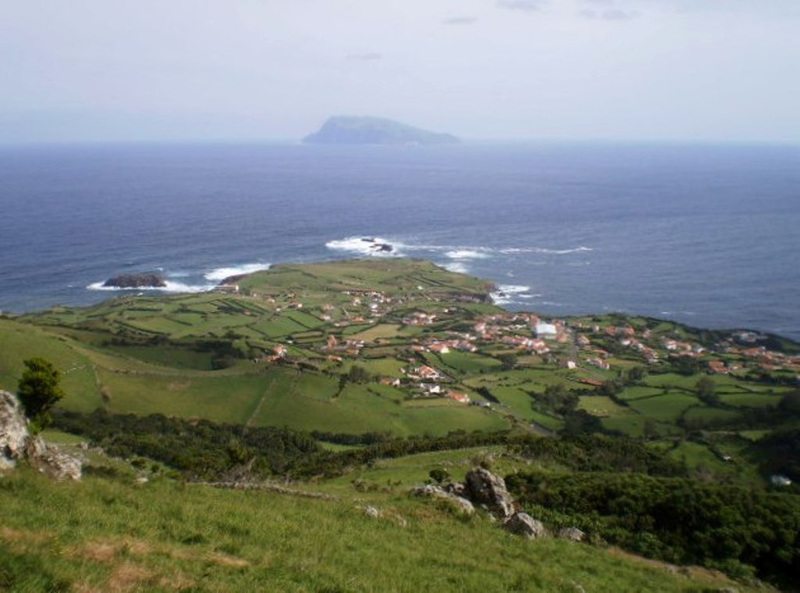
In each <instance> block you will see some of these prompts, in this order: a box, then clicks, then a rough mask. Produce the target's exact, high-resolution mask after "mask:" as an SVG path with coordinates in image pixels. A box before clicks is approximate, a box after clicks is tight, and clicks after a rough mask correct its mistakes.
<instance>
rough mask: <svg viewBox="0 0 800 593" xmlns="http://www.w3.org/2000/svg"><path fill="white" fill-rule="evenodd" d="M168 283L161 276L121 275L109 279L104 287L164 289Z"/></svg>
mask: <svg viewBox="0 0 800 593" xmlns="http://www.w3.org/2000/svg"><path fill="white" fill-rule="evenodd" d="M166 285H167V281H166V279H165V278H164V276H162V275H161V274H121V275H119V276H114V277H113V278H109V279H108V280H106V281H105V282H104V283H103V286H107V287H111V288H164V287H166Z"/></svg>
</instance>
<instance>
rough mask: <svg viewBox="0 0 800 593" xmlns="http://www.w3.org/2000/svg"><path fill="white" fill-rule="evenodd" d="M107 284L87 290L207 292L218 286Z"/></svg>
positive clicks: (170, 283)
mask: <svg viewBox="0 0 800 593" xmlns="http://www.w3.org/2000/svg"><path fill="white" fill-rule="evenodd" d="M104 284H105V282H93V283H92V284H90V285H89V286H87V287H86V288H87V289H88V290H103V291H107V292H118V291H121V290H126V291H134V292H150V291H158V292H176V293H179V292H207V291H209V290H212V289H214V288H215V287H216V286H217V285H216V284H184V283H183V282H174V281H171V280H165V281H164V284H166V286H127V287H120V286H104Z"/></svg>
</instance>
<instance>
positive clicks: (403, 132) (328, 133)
mask: <svg viewBox="0 0 800 593" xmlns="http://www.w3.org/2000/svg"><path fill="white" fill-rule="evenodd" d="M303 142H304V143H305V144H383V145H386V144H455V143H458V142H459V140H458V138H456V137H455V136H452V135H450V134H441V133H437V132H431V131H429V130H423V129H421V128H415V127H413V126H409V125H407V124H403V123H400V122H396V121H392V120H390V119H385V118H379V117H354V116H337V117H331V118H329V119H328V120H327V121H326V122H325V123H324V124H323V125H322V127H321V128H320V129H319V130H318V131H316V132H315V133H313V134H310V135H309V136H306V137H305V138H304V139H303Z"/></svg>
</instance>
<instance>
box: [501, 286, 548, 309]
mask: <svg viewBox="0 0 800 593" xmlns="http://www.w3.org/2000/svg"><path fill="white" fill-rule="evenodd" d="M530 289H531V287H530V286H522V285H519V284H500V285H498V286H497V290H495V291H494V292H492V293H490V295H489V296H491V297H492V302H493V303H494V304H495V305H511V304H513V303H514V302H516V301H517V300H518V299H532V298H533V297H534V295H532V294H530V292H529V291H530ZM535 296H540V295H535Z"/></svg>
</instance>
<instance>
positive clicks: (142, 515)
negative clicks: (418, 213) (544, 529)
mask: <svg viewBox="0 0 800 593" xmlns="http://www.w3.org/2000/svg"><path fill="white" fill-rule="evenodd" d="M454 462H456V463H457V462H458V459H457V458H456V459H454ZM415 463H417V464H419V465H420V466H421V467H422V468H423V470H424V469H426V468H427V467H428V466H430V465H433V464H434V463H435V461H434V460H433V459H431V460H429V462H428V463H426V462H425V461H423V460H416V461H415ZM391 471H392V473H394V474H395V475H408V476H409V477H413V476H415V475H418V472H416V473H415V472H414V470H413V469H412V468H400V467H398V468H392V469H391ZM389 475H391V474H389ZM380 477H382V476H379V475H375V478H376V479H379V478H380ZM130 481H132V480H130ZM21 493H24V496H22V495H21ZM374 498H375V499H374V500H373V501H372V502H371V503H372V504H374V505H376V506H377V507H378V508H380V509H381V511H382V517H381V518H379V519H377V520H376V519H372V518H370V517H367V516H366V515H365V514H364V510H363V503H354V502H353V500H352V497H351V496H346V497H344V498H339V499H337V500H332V501H327V500H314V499H308V498H299V497H292V496H286V495H281V494H276V493H272V492H236V491H228V490H214V489H211V488H208V487H203V486H184V485H181V484H178V483H173V482H168V481H162V480H155V481H152V482H150V483H148V484H145V485H143V486H140V487H135V486H133V485H132V484H131V483H130V482H127V481H123V480H122V479H119V480H108V479H101V478H93V477H88V478H86V479H85V480H84V481H83V482H81V483H77V484H73V483H62V484H53V483H49V482H47V481H46V480H45V479H44V478H42V477H40V476H38V475H35V474H34V473H33V472H28V471H24V472H18V473H17V474H15V475H14V476H12V477H10V478H9V479H6V480H3V484H2V487H0V509H2V510H0V523H1V524H2V528H0V571H2V573H3V574H4V575H6V577H7V581H6V582H9V581H10V587H11V590H12V591H26V592H32V593H33V592H38V591H53V590H76V591H84V590H86V591H88V590H103V591H155V592H159V591H172V590H175V589H176V588H180V589H182V590H192V591H198V592H204V593H205V592H208V593H215V592H227V591H265V590H269V591H286V592H291V593H297V592H310V591H366V592H370V591H372V592H378V591H398V592H409V593H410V592H415V591H432V590H436V591H439V590H441V591H464V592H466V593H469V592H476V593H483V592H485V591H497V590H505V591H511V590H520V591H530V592H538V591H548V592H549V591H565V592H566V591H573V590H575V589H576V583H577V584H580V586H581V588H585V589H586V590H587V591H599V592H603V591H608V592H611V591H620V592H626V591H653V590H658V591H663V592H665V593H672V592H679V591H686V592H688V591H697V590H699V589H702V588H710V589H719V588H720V587H723V586H727V585H729V584H730V582H729V581H727V580H726V579H723V578H721V577H719V576H714V575H711V574H710V573H699V574H694V575H693V576H692V577H691V578H687V577H686V576H683V575H678V574H670V573H668V572H667V571H665V570H664V568H663V567H662V566H660V565H658V564H656V563H652V562H644V561H641V560H639V559H635V558H632V557H630V556H628V555H625V554H620V553H617V552H614V551H613V550H604V549H602V548H596V547H593V546H588V545H576V544H573V543H571V542H567V541H564V540H558V539H553V538H548V539H543V540H536V541H527V540H523V539H521V538H513V537H509V536H508V535H507V534H506V533H505V532H504V531H503V530H501V529H498V528H497V526H496V525H495V524H493V523H492V522H491V521H489V520H488V519H485V518H483V517H482V516H481V517H477V518H475V519H473V520H471V521H459V520H456V519H455V518H454V517H453V515H452V514H450V513H448V512H447V511H445V510H442V509H440V508H439V507H437V506H436V505H432V504H430V503H428V502H424V501H423V502H420V501H417V500H414V499H410V498H409V497H408V496H407V495H406V494H405V492H404V491H403V492H401V491H397V492H396V493H378V494H376V496H375V497H374ZM209 509H213V512H209ZM43 526H47V527H46V529H45V528H43ZM487 558H490V561H487ZM737 589H739V590H742V591H748V589H747V588H742V587H740V586H739V585H737Z"/></svg>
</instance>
